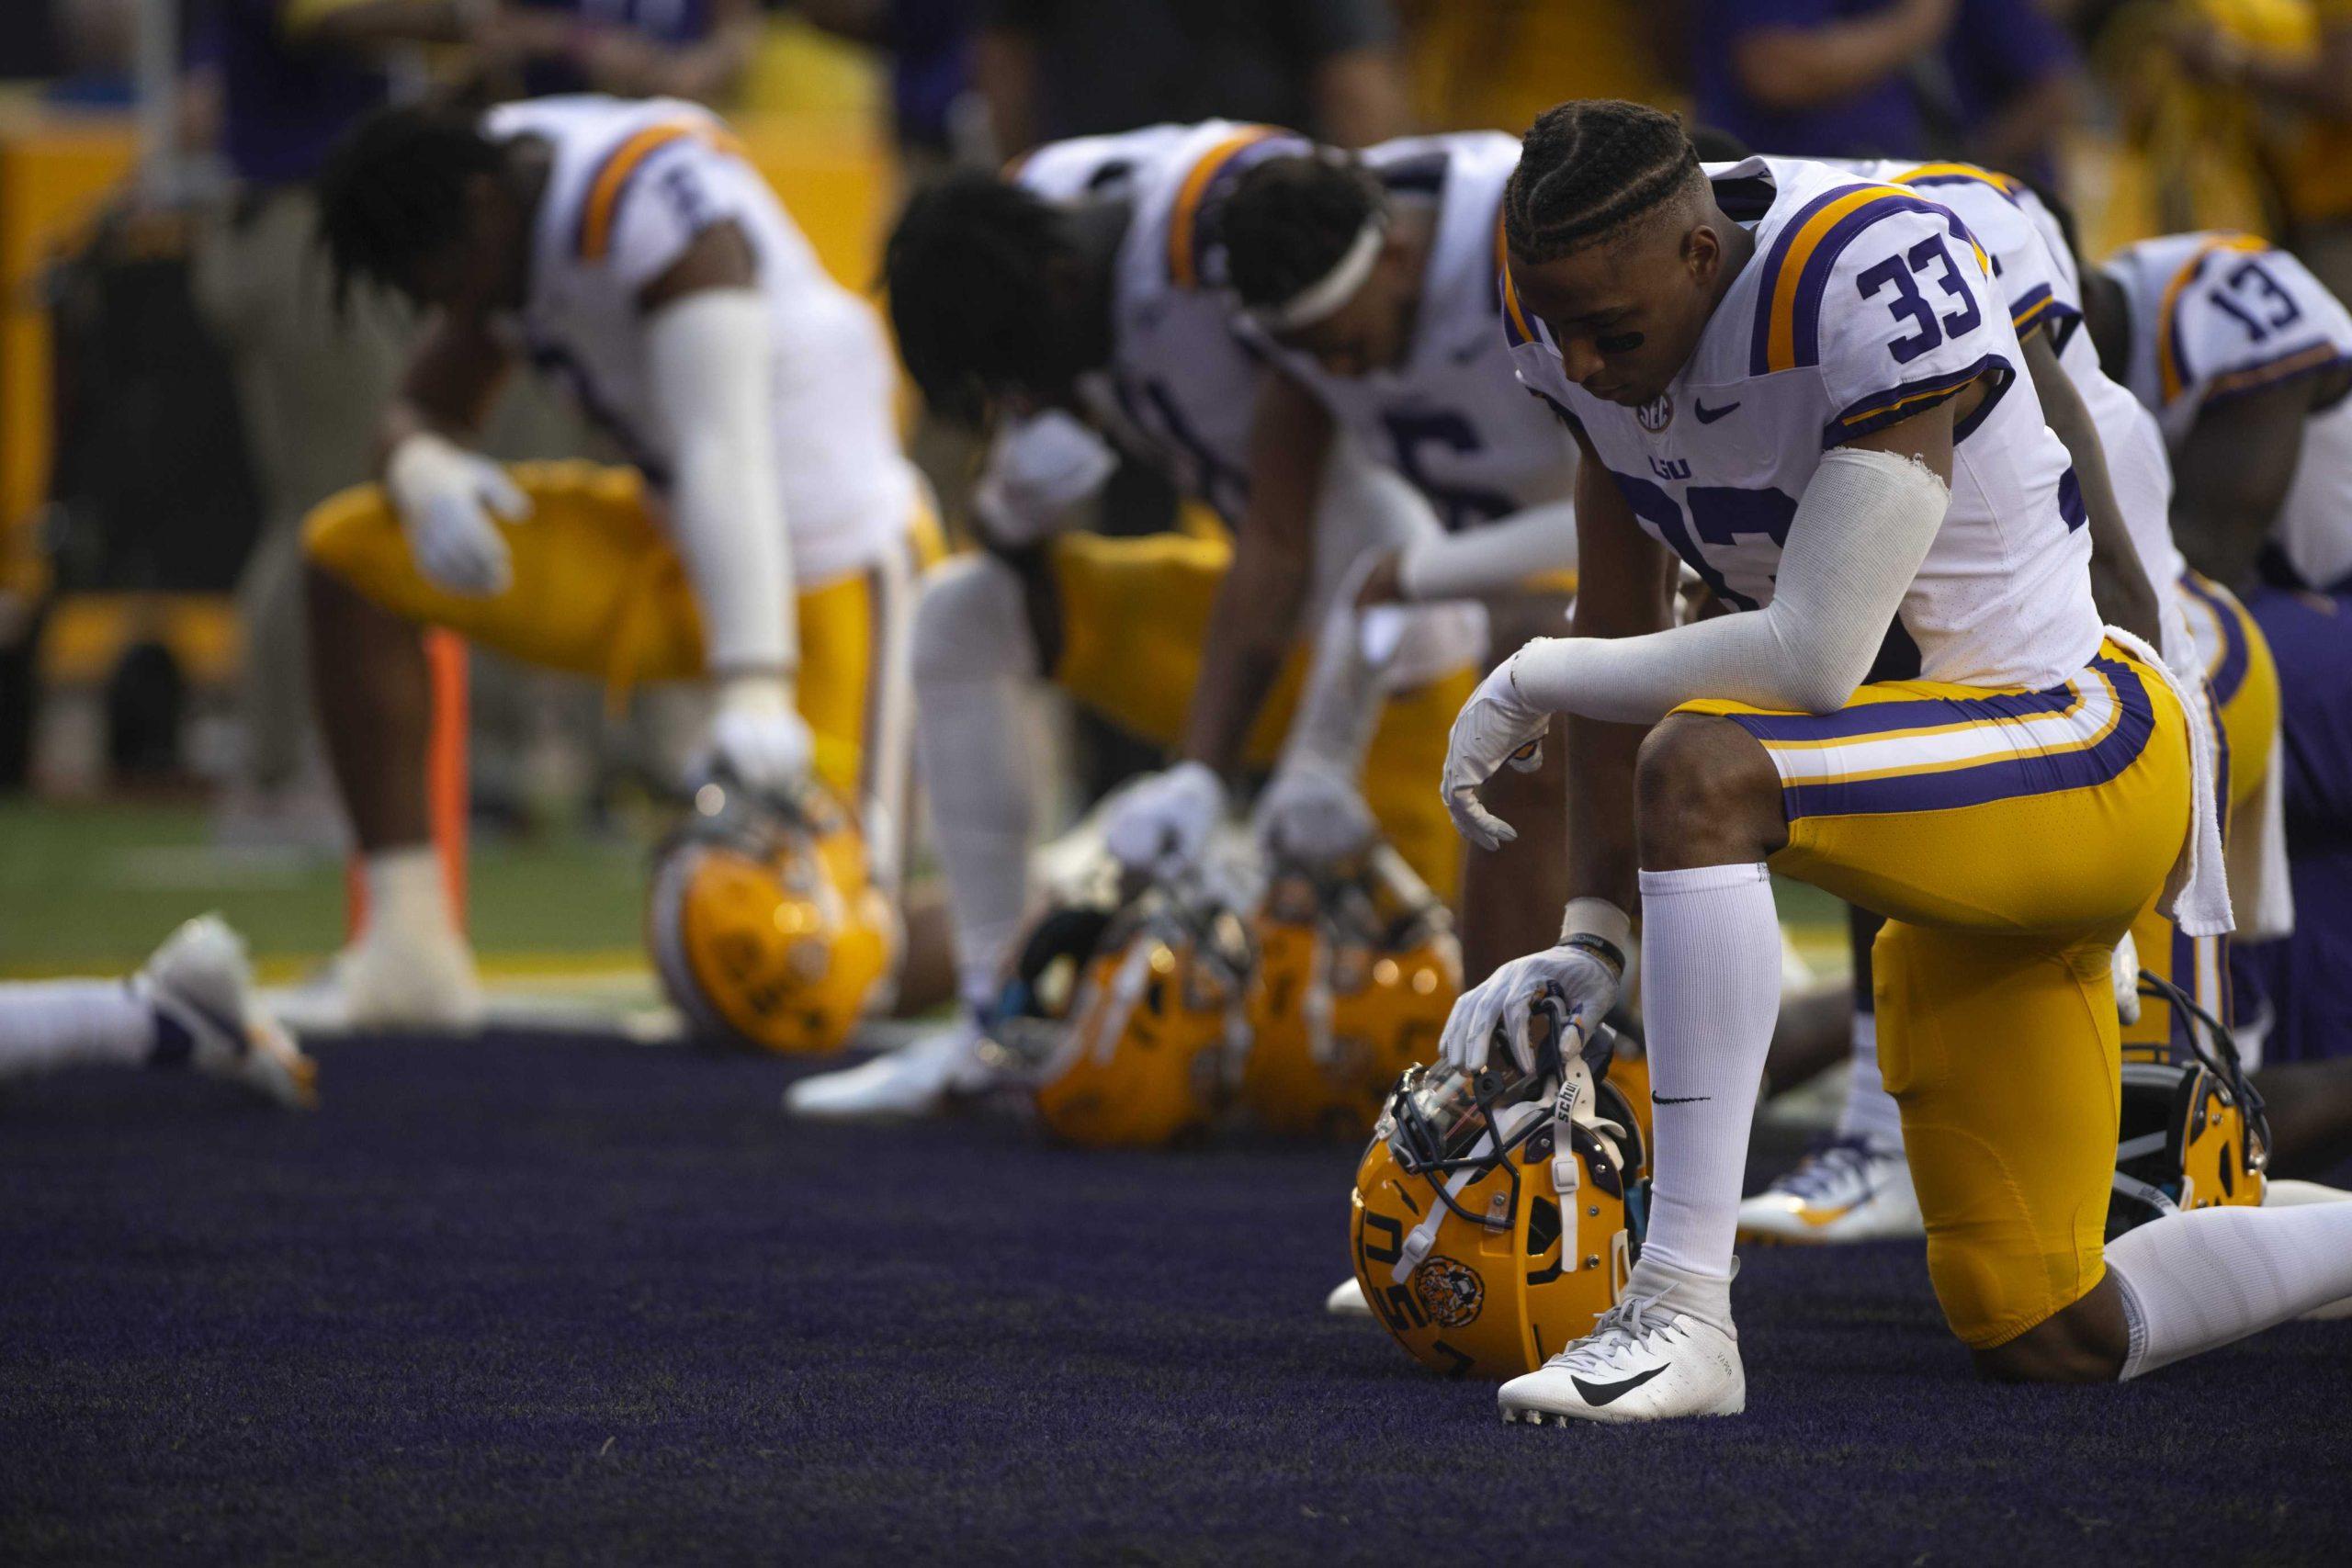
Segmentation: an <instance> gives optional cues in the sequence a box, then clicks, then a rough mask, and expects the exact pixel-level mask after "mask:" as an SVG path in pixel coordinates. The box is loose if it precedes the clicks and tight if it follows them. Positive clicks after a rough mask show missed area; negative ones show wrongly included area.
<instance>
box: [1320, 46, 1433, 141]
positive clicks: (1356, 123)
mask: <svg viewBox="0 0 2352 1568" xmlns="http://www.w3.org/2000/svg"><path fill="white" fill-rule="evenodd" d="M1315 112H1316V118H1317V119H1318V120H1319V121H1320V129H1321V130H1322V132H1323V139H1324V140H1325V141H1329V143H1330V144H1331V145H1333V146H1334V147H1369V146H1371V145H1372V144H1373V143H1374V142H1375V141H1387V140H1388V139H1389V138H1390V137H1392V136H1401V135H1403V134H1404V133H1405V132H1406V131H1407V130H1410V129H1411V126H1410V119H1411V117H1410V115H1409V114H1408V111H1407V109H1406V107H1405V87H1404V82H1403V80H1402V78H1401V76H1400V74H1399V73H1398V71H1397V59H1396V56H1395V55H1394V54H1392V53H1391V52H1390V51H1387V50H1385V49H1380V48H1369V49H1357V50H1351V51H1348V52H1347V53H1345V54H1338V55H1334V56H1332V57H1331V58H1330V59H1329V60H1326V61H1324V62H1322V63H1320V64H1319V65H1317V67H1316V68H1315Z"/></svg>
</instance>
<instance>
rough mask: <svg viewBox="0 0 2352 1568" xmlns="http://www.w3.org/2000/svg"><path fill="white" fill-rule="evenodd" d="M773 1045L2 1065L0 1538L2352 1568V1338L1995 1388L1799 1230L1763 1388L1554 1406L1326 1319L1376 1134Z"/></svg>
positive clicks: (818, 1554) (1774, 1280)
mask: <svg viewBox="0 0 2352 1568" xmlns="http://www.w3.org/2000/svg"><path fill="white" fill-rule="evenodd" d="M787 1076H788V1074H787V1072H786V1069H785V1068H783V1067H782V1066H778V1065H777V1064H775V1063H773V1062H767V1061H756V1060H745V1059H741V1058H728V1057H704V1056H698V1055H683V1054H680V1053H677V1052H672V1051H654V1050H647V1049H643V1048H639V1047H632V1046H627V1045H620V1044H615V1043H605V1042H596V1041H586V1040H548V1039H540V1040H536V1041H529V1042H525V1041H517V1040H514V1039H499V1040H492V1041H486V1042H483V1043H477V1044H471V1045H453V1044H428V1043H415V1042H405V1043H393V1042H381V1043H354V1044H351V1045H347V1046H342V1047H331V1048H329V1049H328V1050H327V1051H326V1053H325V1058H324V1088H325V1092H326V1095H327V1108H326V1109H325V1111H322V1112H321V1113H320V1114H319V1115H318V1116H316V1117H313V1118H309V1119H293V1118H288V1117H283V1116H278V1115H274V1114H271V1113H269V1112H266V1111H259V1110H254V1109H249V1108H247V1107H245V1106H243V1105H242V1104H240V1103H239V1102H237V1101H236V1100H234V1098H233V1097H232V1096H230V1095H229V1094H227V1093H226V1091H224V1090H221V1089H218V1088H217V1087H216V1086H211V1085H206V1084H201V1083H192V1082H189V1081H187V1080H185V1079H165V1078H162V1077H128V1078H126V1077H120V1076H116V1077H103V1076H98V1075H76V1076H73V1077H65V1078H61V1079H56V1080H51V1081H49V1082H45V1083H40V1084H36V1085H31V1086H25V1087H20V1088H17V1089H13V1090H11V1091H9V1092H7V1093H6V1095H5V1096H0V1562H8V1563H16V1562H51V1561H87V1560H94V1559H103V1560H111V1561H140V1562H150V1561H159V1560H173V1561H193V1560H212V1561H226V1560H237V1561H250V1560H253V1559H255V1558H264V1557H267V1558H286V1559H297V1560H304V1561H322V1560H332V1561H339V1562H347V1561H356V1560H361V1559H368V1560H388V1559H389V1560H399V1561H406V1562H414V1561H419V1560H447V1561H454V1562H515V1561H564V1562H577V1561H582V1560H586V1559H598V1560H607V1559H628V1560H634V1561H658V1562H712V1561H742V1560H753V1559H756V1560H760V1561H768V1562H774V1561H787V1562H820V1561H842V1560H863V1559H872V1558H876V1557H879V1556H883V1555H885V1554H888V1556H890V1557H893V1558H903V1559H910V1560H922V1559H927V1558H940V1559H944V1560H947V1561H953V1562H969V1561H983V1562H988V1561H994V1562H1014V1561H1021V1562H1063V1561H1073V1560H1077V1561H1119V1562H1210V1561H1214V1562H1227V1561H1250V1562H1259V1561H1264V1562H1332V1561H1343V1560H1380V1561H1383V1562H1393V1561H1400V1560H1401V1561H1413V1560H1443V1561H1448V1562H1460V1561H1492V1562H1531V1561H1532V1562H1551V1563H1565V1562H1586V1561H1598V1562H1678V1561H1684V1560H1692V1561H1707V1562H1732V1561H1742V1560H1749V1559H1757V1558H1762V1559H1767V1560H1781V1559H1795V1558H1804V1559H1808V1560H1829V1561H1836V1560H1861V1561H1872V1562H1894V1561H1904V1562H1971V1563H1974V1562H1987V1561H1990V1562H2000V1563H2003V1564H2007V1563H2011V1562H2041V1561H2056V1560H2061V1559H2064V1560H2067V1561H2079V1560H2081V1559H2082V1558H2083V1557H2084V1556H2085V1554H2088V1553H2096V1554H2098V1555H2099V1556H2101V1557H2114V1558H2120V1559H2128V1560H2131V1561H2134V1562H2175V1561H2178V1562H2191V1561H2195V1562H2216V1561H2222V1562H2229V1561H2238V1560H2244V1559H2248V1558H2257V1559H2260V1560H2263V1561H2268V1562H2288V1561H2309V1562H2322V1561H2325V1562H2339V1561H2342V1560H2343V1558H2344V1556H2345V1555H2346V1542H2347V1541H2352V1423H2347V1420H2346V1411H2347V1400H2348V1398H2352V1325H2294V1326H2290V1327H2289V1328H2286V1329H2282V1330H2280V1331H2278V1332H2277V1333H2274V1334H2273V1335H2271V1336H2269V1337H2266V1338H2265V1339H2263V1340H2261V1341H2259V1342H2257V1343H2256V1344H2254V1345H2251V1346H2248V1347H2245V1348H2238V1349H2236V1350H2233V1351H2230V1352H2225V1353H2223V1354H2222V1355H2219V1356H2216V1357H2213V1358H2211V1359H2209V1360H2207V1361H2205V1362H2202V1363H2199V1364H2195V1365H2190V1366H2187V1367H2182V1368H2177V1369H2175V1370H2173V1371H2168V1372H2166V1373H2165V1374H2163V1375H2161V1376H2159V1377H2157V1378H2154V1379H2153V1380H2151V1381H2149V1382H2146V1383H2143V1384H2139V1385H2135V1386H2131V1387H2128V1388H2123V1389H2084V1390H2060V1389H2035V1390H2020V1389H2003V1388H1989V1387H1984V1386H1980V1385H1978V1384H1976V1383H1975V1382H1972V1381H1971V1379H1970V1378H1969V1375H1968V1372H1967V1368H1966V1362H1965V1358H1964V1356H1963V1355H1962V1352H1961V1351H1960V1350H1959V1349H1958V1348H1957V1347H1956V1346H1955V1345H1954V1343H1953V1342H1952V1341H1951V1340H1950V1339H1949V1338H1948V1337H1946V1335H1945V1334H1944V1332H1943V1330H1942V1328H1941V1325H1940V1324H1939V1320H1938V1318H1937V1315H1936V1311H1935V1306H1934V1302H1933V1299H1932V1298H1931V1297H1930V1295H1929V1294H1928V1287H1927V1281H1926V1279H1925V1275H1924V1273H1923V1270H1922V1267H1921V1254H1920V1249H1919V1248H1918V1247H1909V1246H1880V1247H1865V1248H1859V1249H1855V1250H1851V1251H1845V1252H1839V1253H1835V1254H1831V1253H1799V1252H1777V1253H1776V1252H1756V1253H1754V1254H1752V1255H1751V1256H1749V1257H1748V1258H1747V1267H1746V1271H1745V1273H1744V1274H1743V1276H1742V1279H1741V1281H1740V1284H1739V1287H1738V1299H1739V1303H1740V1312H1741V1327H1742V1330H1743V1333H1744V1335H1745V1339H1744V1341H1743V1343H1744V1346H1745V1348H1746V1351H1747V1362H1748V1375H1749V1403H1750V1414H1749V1415H1748V1416H1746V1417H1744V1418H1742V1419H1739V1420H1736V1421H1725V1422H1703V1423H1690V1424H1678V1425H1671V1426H1668V1427H1653V1428H1645V1429H1634V1430H1606V1429H1595V1430H1573V1431H1563V1430H1559V1429H1556V1428H1544V1429H1541V1430H1536V1429H1531V1428H1527V1427H1509V1428H1507V1427H1503V1426H1501V1425H1500V1424H1499V1423H1498V1421H1497V1420H1496V1418H1495V1415H1494V1404H1493V1398H1492V1394H1491V1392H1490V1390H1488V1389H1487V1388H1486V1387H1484V1386H1481V1385H1475V1384H1463V1383H1447V1382H1441V1381H1438V1380H1437V1379H1435V1378H1433V1377H1431V1376H1430V1375H1428V1374H1426V1373H1424V1372H1422V1371H1420V1370H1419V1368H1417V1367H1415V1366H1413V1365H1412V1364H1411V1363H1409V1362H1408V1361H1407V1360H1406V1359H1404V1358H1403V1356H1402V1354H1401V1353H1400V1352H1398V1351H1397V1349H1396V1348H1394V1347H1393V1346H1392V1345H1391V1344H1390V1343H1389V1342H1388V1341H1387V1339H1386V1338H1385V1337H1384V1336H1382V1335H1381V1334H1380V1333H1379V1331H1378V1330H1376V1329H1374V1328H1373V1327H1370V1326H1369V1325H1365V1324H1363V1323H1362V1322H1356V1323H1343V1322H1335V1321H1330V1320H1327V1319H1325V1318H1324V1317H1322V1316H1321V1315H1320V1314H1319V1313H1318V1311H1317V1307H1318V1304H1319V1303H1320V1301H1321V1299H1322V1296H1323V1294H1324V1292H1325V1291H1327V1290H1328V1289H1329V1287H1330V1286H1331V1285H1332V1284H1334V1283H1335V1282H1337V1280H1339V1279H1340V1276H1341V1275H1342V1274H1343V1273H1344V1272H1345V1270H1346V1255H1345V1249H1344V1230H1345V1214H1346V1190H1347V1188H1346V1184H1347V1180H1348V1176H1349V1172H1350V1169H1351V1164H1352V1157H1353V1156H1352V1151H1346V1150H1335V1149H1330V1148H1299V1147H1283V1146H1278V1145H1268V1144H1264V1143H1249V1144H1246V1145H1242V1146H1239V1147H1226V1148H1222V1149H1219V1150H1217V1151H1216V1152H1196V1153H1190V1154H1182V1155H1168V1156H1087V1155H1078V1154H1073V1153H1069V1152H1067V1151H1061V1150H1055V1149H1048V1148H1041V1147H1038V1146H1035V1145H1033V1144H1031V1143H1030V1142H1028V1141H1027V1140H1026V1139H1025V1138H1024V1137H1023V1135H1022V1134H1020V1133H1019V1131H1018V1130H1017V1129H1015V1128H1013V1127H1011V1126H1008V1125H1005V1124H1003V1123H1001V1122H988V1121H967V1122H957V1123H953V1124H948V1125H941V1126H925V1127H915V1128H903V1129H898V1130H891V1131H877V1132H852V1131H828V1130H816V1129H810V1128H807V1127H801V1126H796V1125H794V1124H793V1123H791V1122H787V1121H786V1120H785V1118H784V1117H783V1116H782V1115H781V1114H780V1112H779V1111H778V1109H777V1094H778V1091H779V1090H780V1089H781V1088H782V1086H783V1083H784V1081H785V1079H786V1077H787Z"/></svg>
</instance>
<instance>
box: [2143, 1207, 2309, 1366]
mask: <svg viewBox="0 0 2352 1568" xmlns="http://www.w3.org/2000/svg"><path fill="white" fill-rule="evenodd" d="M2107 1267H2108V1269H2109V1272H2110V1273H2112V1274H2113V1275H2114V1276H2115V1278H2116V1280H2117V1282H2118V1283H2120V1285H2121V1286H2122V1287H2123V1306H2124V1314H2125V1315H2126V1316H2127V1317H2128V1318H2129V1319H2130V1320H2131V1350H2130V1352H2129V1353H2128V1354H2127V1355H2126V1356H2125V1357H2124V1360H2123V1376H2124V1377H2126V1378H2136V1377H2138V1376H2139V1375H2140V1374H2141V1373H2143V1372H2152V1371H2155V1370H2156V1369H2157V1368H2158V1367H2167V1366H2170V1365H2171V1364H2172V1363H2173V1362H2175V1361H2178V1360H2182V1359H2186V1358H2188V1357H2190V1356H2194V1355H2198V1354H2199V1353H2201V1352H2203V1351H2206V1350H2211V1349H2212V1348H2214V1347H2216V1346H2219V1345H2226V1344H2228V1343H2230V1341H2232V1340H2233V1339H2243V1338H2245V1337H2246V1336H2247V1335H2249V1334H2254V1333H2256V1332H2259V1331H2260V1330H2262V1329H2265V1328H2268V1327H2269V1326H2270V1325H2273V1324H2277V1323H2284V1322H2286V1321H2287V1320H2288V1319H2289V1318H2290V1317H2300V1316H2301V1315H2302V1314H2304V1313H2307V1312H2309V1311H2311V1310H2312V1308H2313V1307H2319V1306H2325V1305H2326V1304H2328V1303H2330V1302H2335V1301H2341V1300H2343V1299H2344V1298H2345V1297H2346V1296H2352V1203H2313V1204H2310V1205H2307V1206H2305V1207H2301V1208H2291V1209H2254V1208H2219V1209H2199V1210H2196V1211H2194V1212H2193V1213H2186V1214H2167V1215H2165V1217H2164V1218H2163V1219H2161V1220H2154V1221H2151V1222H2150V1223H2148V1224H2144V1225H2142V1226H2141V1227H2140V1228H2139V1229H2137V1230H2135V1231H2131V1232H2128V1233H2127V1234H2125V1235H2121V1236H2119V1237H2117V1238H2116V1239H2115V1240H2113V1241H2111V1242H2109V1243H2108V1244H2107Z"/></svg>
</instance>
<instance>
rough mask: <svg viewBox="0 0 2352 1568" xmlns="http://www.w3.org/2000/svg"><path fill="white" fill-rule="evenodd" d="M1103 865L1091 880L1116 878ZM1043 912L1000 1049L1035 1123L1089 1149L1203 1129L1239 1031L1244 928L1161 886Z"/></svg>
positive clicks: (1201, 901) (1213, 907)
mask: <svg viewBox="0 0 2352 1568" xmlns="http://www.w3.org/2000/svg"><path fill="white" fill-rule="evenodd" d="M1112 877H1113V872H1112V869H1111V868H1110V867H1108V866H1105V867H1103V868H1100V869H1099V874H1098V876H1097V878H1096V880H1097V883H1098V884H1101V883H1103V882H1105V881H1107V880H1110V879H1112ZM1120 891H1121V892H1124V894H1125V896H1124V897H1121V896H1120V893H1119V892H1113V893H1110V894H1107V895H1106V894H1103V892H1102V891H1101V890H1100V889H1099V887H1098V890H1097V892H1096V894H1095V895H1094V896H1093V897H1082V898H1080V899H1079V900H1078V901H1076V902H1074V903H1072V904H1069V905H1065V906H1061V907H1058V908H1053V909H1051V910H1048V911H1047V912H1046V915H1045V916H1043V917H1042V918H1041V919H1039V920H1038V921H1037V923H1036V924H1035V926H1034V927H1032V928H1031V930H1030V934H1029V937H1028V940H1027V941H1026V942H1023V946H1022V951H1021V954H1020V957H1019V958H1018V959H1017V960H1016V961H1015V964H1014V968H1013V974H1012V977H1011V978H1010V979H1009V980H1008V982H1007V984H1006V987H1005V992H1004V998H1003V1003H1002V1006H1001V1010H1000V1013H999V1016H998V1021H997V1024H996V1027H995V1028H994V1029H993V1030H992V1031H991V1034H992V1035H993V1037H994V1038H995V1040H996V1042H997V1043H998V1045H999V1046H1000V1047H1001V1049H1002V1050H1004V1051H1005V1052H1006V1053H1007V1054H1009V1055H1011V1056H1012V1058H1013V1059H1014V1061H1015V1062H1016V1063H1017V1064H1019V1066H1021V1067H1022V1069H1023V1071H1024V1073H1025V1075H1026V1076H1027V1077H1028V1078H1029V1081H1030V1085H1031V1091H1032V1094H1033V1097H1034V1100H1035V1107H1036V1113H1037V1119H1038V1121H1039V1122H1041V1123H1042V1124H1043V1125H1044V1126H1045V1128H1046V1130H1047V1131H1048V1132H1050V1133H1052V1134H1054V1135H1055V1136H1056V1137H1058V1138H1060V1139H1062V1140H1063V1141H1065V1142H1067V1143H1071V1144H1076V1145H1081V1146H1083V1147H1088V1148H1147V1147H1156V1146H1159V1145H1165V1144H1170V1143H1173V1142H1175V1141H1177V1140H1178V1139H1180V1138H1182V1137H1186V1136H1189V1135H1191V1134H1195V1133H1199V1132H1203V1131H1204V1130H1206V1128H1207V1126H1208V1124H1209V1122H1211V1121H1212V1120H1213V1119H1214V1118H1215V1117H1216V1112H1217V1111H1218V1109H1219V1106H1220V1103H1221V1100H1222V1098H1223V1092H1222V1090H1223V1084H1224V1079H1225V1073H1226V1059H1227V1055H1229V1054H1230V1053H1231V1052H1232V1050H1233V1049H1234V1044H1235V1041H1236V1037H1237V1033H1238V1029H1239V1024H1240V1016H1239V1015H1240V1000H1241V987H1242V980H1243V976H1246V975H1247V974H1248V973H1249V969H1250V948H1249V938H1248V935H1247V932H1246V931H1245V930H1244V929H1243V926H1242V924H1241V920H1240V918H1239V917H1238V915H1236V914H1235V913H1234V912H1233V910H1232V909H1231V908H1230V907H1229V906H1228V905H1227V904H1226V903H1225V902H1224V901H1223V900H1222V899H1220V898H1218V897H1215V896H1213V895H1210V894H1208V893H1206V892H1204V891H1202V890H1198V889H1192V888H1180V887H1177V886H1171V885H1170V884H1167V883H1162V882H1156V881H1154V882H1147V883H1144V884H1143V885H1141V886H1136V887H1132V888H1130V889H1122V890H1120Z"/></svg>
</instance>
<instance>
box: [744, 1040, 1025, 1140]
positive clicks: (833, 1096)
mask: <svg viewBox="0 0 2352 1568" xmlns="http://www.w3.org/2000/svg"><path fill="white" fill-rule="evenodd" d="M986 1044H987V1036H985V1035H984V1034H982V1033H981V1032H980V1026H979V1025H978V1023H977V1022H976V1021H973V1020H971V1019H969V1018H967V1019H965V1020H963V1021H960V1022H957V1023H955V1024H952V1025H950V1026H949V1027H947V1028H944V1029H939V1030H934V1031H933V1032H931V1033H929V1034H925V1035H922V1036H921V1037H920V1038H918V1039H915V1040H912V1041H910V1042H909V1043H906V1044H904V1045H901V1046H900V1047H899V1049H897V1050H895V1051H891V1052H888V1053H886V1054H884V1055H879V1056H876V1057H875V1058H874V1059H873V1060H872V1061H870V1062H863V1063H860V1064H859V1065H858V1066H854V1067H843V1068H842V1069H841V1070H840V1071H839V1072H831V1073H819V1074H816V1075H815V1076H814V1077H805V1078H802V1079H801V1080H800V1081H799V1082H797V1083H796V1084H794V1085H792V1086H791V1087H790V1088H788V1089H786V1090H785V1091H784V1109H785V1110H786V1111H787V1112H788V1113H790V1114H791V1115H794V1116H799V1117H803V1118H806V1119H807V1120H809V1121H811V1122H907V1121H913V1120H916V1119H917V1118H920V1117H924V1116H936V1115H939V1114H940V1113H941V1112H943V1111H947V1110H950V1109H952V1108H953V1107H954V1106H955V1105H956V1102H958V1101H959V1100H970V1099H973V1098H975V1097H977V1096H979V1095H982V1094H985V1093H987V1092H988V1091H989V1090H990V1089H994V1088H996V1087H997V1086H998V1084H999V1083H1001V1081H1002V1074H1001V1072H999V1070H998V1069H997V1068H996V1067H995V1066H993V1065H992V1064H991V1063H990V1062H989V1059H988V1054H987V1052H986V1051H985V1049H984V1047H985V1046H986Z"/></svg>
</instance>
